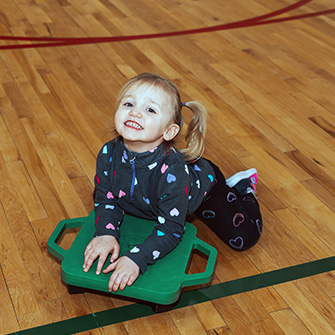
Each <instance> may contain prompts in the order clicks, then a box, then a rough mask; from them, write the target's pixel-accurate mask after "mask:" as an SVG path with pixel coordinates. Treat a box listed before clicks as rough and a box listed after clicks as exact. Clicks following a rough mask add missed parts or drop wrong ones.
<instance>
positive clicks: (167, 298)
mask: <svg viewBox="0 0 335 335" xmlns="http://www.w3.org/2000/svg"><path fill="white" fill-rule="evenodd" d="M155 224H156V222H155V221H150V220H144V219H140V218H136V217H133V216H130V215H125V216H124V219H123V222H122V224H121V228H120V241H119V243H120V249H121V250H120V256H122V255H123V254H124V253H125V252H127V251H128V250H130V249H132V248H133V247H134V246H135V245H138V244H140V243H142V242H143V241H144V240H145V239H146V237H147V236H149V235H150V234H151V233H152V231H153V229H154V226H155ZM77 227H81V228H80V230H79V232H78V234H77V236H76V238H75V240H74V241H73V242H72V245H71V246H70V248H69V249H68V250H65V249H63V248H62V247H61V246H59V245H58V244H57V241H59V239H60V237H61V236H62V234H63V233H64V231H65V230H66V229H70V228H77ZM94 233H95V223H94V211H92V212H91V213H90V214H89V215H88V216H87V217H81V218H74V219H66V220H62V221H60V222H59V223H58V225H57V226H56V228H55V230H54V231H53V233H52V234H51V236H50V238H49V240H48V250H49V252H50V253H52V254H53V255H54V256H56V257H57V258H58V259H59V260H61V261H62V263H61V278H62V280H63V281H64V282H65V283H66V284H67V285H68V289H69V292H70V293H75V292H71V290H70V288H83V290H82V291H84V289H85V288H86V289H92V290H97V291H102V292H109V291H108V282H109V278H110V276H111V273H108V274H104V273H101V274H100V275H97V274H96V273H95V271H96V267H97V262H98V261H97V260H96V261H95V263H94V264H93V265H92V267H91V268H90V270H89V271H88V272H84V271H83V262H84V251H85V249H86V246H87V245H88V243H89V242H90V241H91V239H92V237H93V235H94ZM196 233H197V230H196V228H195V227H194V225H192V224H191V223H189V222H186V223H185V233H184V235H183V239H182V241H181V242H180V243H179V244H178V246H177V247H176V248H175V249H174V250H173V251H172V252H170V253H169V254H168V255H166V256H165V257H164V258H162V259H160V260H158V261H157V262H156V263H155V264H154V265H149V266H148V267H147V270H146V272H145V273H144V274H143V275H141V274H140V275H139V277H138V278H137V280H136V281H135V282H134V283H133V285H131V286H126V288H125V289H124V290H123V291H121V290H118V291H117V292H113V294H116V295H119V296H124V297H128V298H132V299H136V300H142V301H148V302H151V303H153V304H159V305H172V304H173V303H175V302H176V301H178V299H179V297H180V295H181V290H182V288H183V287H187V286H192V285H200V284H205V283H208V282H210V281H211V279H212V277H213V272H214V266H215V262H216V257H217V251H216V249H215V248H214V247H212V246H211V245H209V244H207V243H206V242H204V241H202V240H200V239H199V238H197V237H196ZM192 250H198V251H200V252H202V253H203V254H205V255H206V256H207V257H208V259H207V264H206V269H205V271H204V272H200V273H193V274H186V270H187V267H188V264H189V261H190V257H191V254H192ZM108 264H109V259H107V261H106V264H105V266H104V268H105V267H107V265H108ZM79 291H80V290H79Z"/></svg>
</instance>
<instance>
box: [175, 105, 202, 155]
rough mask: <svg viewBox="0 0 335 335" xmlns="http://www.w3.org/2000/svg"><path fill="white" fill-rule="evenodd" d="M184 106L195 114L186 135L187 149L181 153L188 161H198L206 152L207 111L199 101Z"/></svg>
mask: <svg viewBox="0 0 335 335" xmlns="http://www.w3.org/2000/svg"><path fill="white" fill-rule="evenodd" d="M183 105H184V106H185V107H187V108H189V109H190V110H191V111H192V112H193V117H192V120H191V122H190V124H189V125H188V128H187V132H186V135H185V140H186V148H185V149H182V150H181V152H182V154H183V156H184V158H185V160H186V161H192V160H197V159H199V158H200V157H201V156H202V154H203V152H204V150H205V137H206V128H207V111H206V109H205V107H204V106H203V105H202V104H201V103H200V102H198V101H189V102H186V103H183Z"/></svg>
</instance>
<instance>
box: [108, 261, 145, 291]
mask: <svg viewBox="0 0 335 335" xmlns="http://www.w3.org/2000/svg"><path fill="white" fill-rule="evenodd" d="M113 270H115V271H114V272H113V274H112V275H111V278H110V280H109V284H108V289H109V291H114V292H116V291H117V290H118V289H119V288H120V290H121V291H122V290H124V288H125V287H126V285H128V286H130V285H132V284H133V283H134V281H135V280H136V279H137V277H138V275H139V273H140V268H139V267H138V265H137V264H136V263H135V262H134V261H132V260H131V259H130V258H128V257H127V256H122V257H120V258H119V259H118V260H117V261H116V262H113V263H112V264H110V265H109V266H108V267H107V268H106V269H105V270H104V271H103V273H108V272H110V271H113Z"/></svg>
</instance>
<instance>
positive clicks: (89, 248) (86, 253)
mask: <svg viewBox="0 0 335 335" xmlns="http://www.w3.org/2000/svg"><path fill="white" fill-rule="evenodd" d="M90 253H91V243H90V244H89V245H88V246H87V247H86V249H85V252H84V265H83V268H85V267H86V264H87V259H88V256H89V254H90Z"/></svg>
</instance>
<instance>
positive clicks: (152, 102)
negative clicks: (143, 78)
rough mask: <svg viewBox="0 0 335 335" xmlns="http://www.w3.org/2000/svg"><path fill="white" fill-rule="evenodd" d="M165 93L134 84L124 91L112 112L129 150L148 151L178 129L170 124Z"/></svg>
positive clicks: (117, 129) (119, 132)
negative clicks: (114, 111) (116, 107)
mask: <svg viewBox="0 0 335 335" xmlns="http://www.w3.org/2000/svg"><path fill="white" fill-rule="evenodd" d="M171 119H172V111H171V107H170V101H169V98H168V96H167V95H166V94H165V93H164V91H162V90H161V89H158V88H154V87H152V86H146V85H134V86H133V87H130V88H129V89H128V91H126V92H125V94H124V96H123V97H122V99H121V101H120V104H119V107H118V109H117V111H116V113H115V128H116V131H117V132H118V134H119V135H121V136H122V137H123V140H124V143H125V145H126V146H127V148H128V149H129V150H130V151H135V152H145V151H149V150H151V149H153V148H155V147H157V146H158V145H160V144H161V143H162V142H163V141H164V140H165V141H170V140H172V139H173V138H174V137H175V136H176V135H177V134H178V132H179V126H178V125H176V124H173V123H172V121H171Z"/></svg>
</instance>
